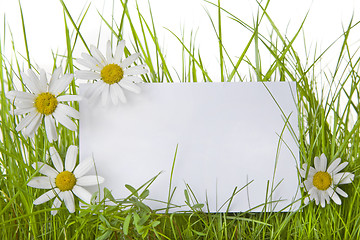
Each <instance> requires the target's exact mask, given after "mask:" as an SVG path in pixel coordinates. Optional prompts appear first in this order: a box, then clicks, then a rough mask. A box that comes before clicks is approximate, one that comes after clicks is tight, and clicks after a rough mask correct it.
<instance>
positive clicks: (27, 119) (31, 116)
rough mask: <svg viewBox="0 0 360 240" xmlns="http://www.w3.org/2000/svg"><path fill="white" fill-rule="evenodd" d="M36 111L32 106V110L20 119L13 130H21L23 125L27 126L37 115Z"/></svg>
mask: <svg viewBox="0 0 360 240" xmlns="http://www.w3.org/2000/svg"><path fill="white" fill-rule="evenodd" d="M37 114H38V112H37V111H36V109H35V108H34V110H33V111H31V112H30V113H29V114H27V115H26V116H25V117H24V118H23V119H21V121H20V122H19V124H18V125H17V126H16V128H15V130H16V131H21V130H22V129H24V128H25V127H27V126H28V125H29V124H30V123H31V121H33V120H34V118H35V117H36V116H37Z"/></svg>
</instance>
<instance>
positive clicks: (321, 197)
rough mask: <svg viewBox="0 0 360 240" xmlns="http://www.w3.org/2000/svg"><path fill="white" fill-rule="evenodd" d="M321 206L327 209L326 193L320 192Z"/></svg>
mask: <svg viewBox="0 0 360 240" xmlns="http://www.w3.org/2000/svg"><path fill="white" fill-rule="evenodd" d="M320 205H321V207H323V208H324V207H325V193H324V191H320Z"/></svg>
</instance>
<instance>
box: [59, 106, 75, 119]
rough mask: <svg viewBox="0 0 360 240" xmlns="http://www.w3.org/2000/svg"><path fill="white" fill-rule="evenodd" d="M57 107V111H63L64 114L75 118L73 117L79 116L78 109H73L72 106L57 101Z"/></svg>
mask: <svg viewBox="0 0 360 240" xmlns="http://www.w3.org/2000/svg"><path fill="white" fill-rule="evenodd" d="M57 108H59V111H61V112H63V113H64V114H65V115H67V116H69V117H72V118H75V119H79V118H80V113H79V111H77V110H75V109H74V108H72V107H70V106H68V105H65V104H61V103H59V104H58V105H57Z"/></svg>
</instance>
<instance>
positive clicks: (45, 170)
mask: <svg viewBox="0 0 360 240" xmlns="http://www.w3.org/2000/svg"><path fill="white" fill-rule="evenodd" d="M31 166H32V167H33V168H34V169H39V173H41V174H44V175H46V176H48V177H50V178H54V179H55V178H56V177H57V175H58V174H59V173H58V172H57V171H56V170H55V169H53V168H52V167H50V166H49V165H47V164H46V163H43V162H34V163H33V164H32V165H31Z"/></svg>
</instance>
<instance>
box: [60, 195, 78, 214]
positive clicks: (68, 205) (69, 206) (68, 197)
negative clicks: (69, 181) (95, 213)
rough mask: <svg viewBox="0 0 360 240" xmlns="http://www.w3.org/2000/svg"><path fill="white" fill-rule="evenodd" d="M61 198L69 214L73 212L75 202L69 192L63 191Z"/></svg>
mask: <svg viewBox="0 0 360 240" xmlns="http://www.w3.org/2000/svg"><path fill="white" fill-rule="evenodd" d="M63 198H64V203H65V206H66V208H67V209H68V210H69V212H70V213H74V212H75V200H74V195H73V194H72V192H71V191H64V192H63Z"/></svg>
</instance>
